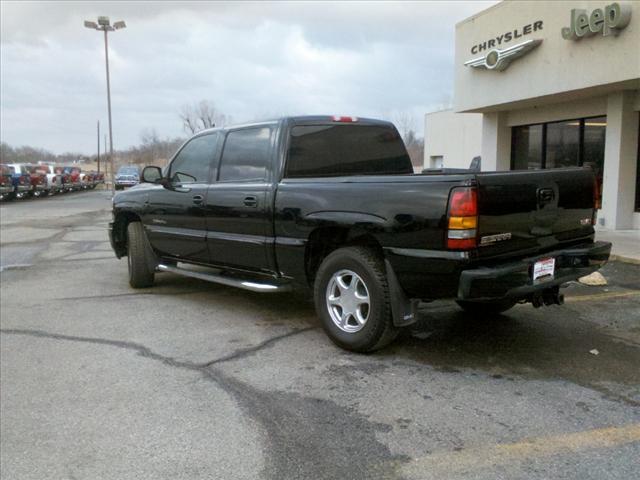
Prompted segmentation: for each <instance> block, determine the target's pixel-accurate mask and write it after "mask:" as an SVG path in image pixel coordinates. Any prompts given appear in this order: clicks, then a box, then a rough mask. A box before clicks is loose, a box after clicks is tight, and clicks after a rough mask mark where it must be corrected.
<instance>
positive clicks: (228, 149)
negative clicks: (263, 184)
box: [220, 127, 273, 182]
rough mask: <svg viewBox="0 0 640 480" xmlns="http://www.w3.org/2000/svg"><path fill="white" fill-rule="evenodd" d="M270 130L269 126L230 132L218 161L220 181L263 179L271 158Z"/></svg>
mask: <svg viewBox="0 0 640 480" xmlns="http://www.w3.org/2000/svg"><path fill="white" fill-rule="evenodd" d="M272 132H273V130H272V129H271V128H270V127H260V128H248V129H245V130H236V131H235V132H230V133H229V134H228V135H227V141H226V142H225V144H224V151H223V152H222V160H221V161H220V181H223V182H224V181H227V182H230V181H236V182H247V181H261V180H264V179H265V178H266V176H267V168H268V165H269V161H270V159H271V135H272Z"/></svg>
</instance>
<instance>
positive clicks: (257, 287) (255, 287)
mask: <svg viewBox="0 0 640 480" xmlns="http://www.w3.org/2000/svg"><path fill="white" fill-rule="evenodd" d="M157 269H158V270H159V271H161V272H171V273H175V274H177V275H183V276H185V277H191V278H197V279H200V280H205V281H207V282H213V283H220V284H222V285H227V286H229V287H236V288H242V289H244V290H250V291H252V292H260V293H273V292H288V291H291V285H290V284H288V283H283V284H276V283H264V282H259V281H253V280H241V279H236V278H232V277H228V276H225V275H222V274H219V273H205V272H194V271H193V270H187V269H186V268H180V267H172V266H169V265H163V264H159V265H158V266H157Z"/></svg>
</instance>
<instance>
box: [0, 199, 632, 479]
mask: <svg viewBox="0 0 640 480" xmlns="http://www.w3.org/2000/svg"><path fill="white" fill-rule="evenodd" d="M110 202H111V198H110V192H107V191H99V190H96V191H91V192H85V193H82V194H69V195H65V196H58V197H52V198H49V199H47V201H46V202H39V203H38V204H37V205H34V202H33V201H29V200H27V201H24V202H14V203H11V204H3V205H1V206H0V216H1V222H2V223H1V228H2V230H1V242H2V249H1V259H0V260H1V264H2V274H1V285H0V288H1V291H0V293H1V299H2V302H1V312H0V313H1V315H0V316H1V328H2V330H1V335H0V338H1V385H0V387H1V388H0V391H1V407H0V408H1V409H0V413H1V423H2V435H1V457H2V462H1V472H0V473H1V476H2V478H6V479H18V478H19V479H29V478H33V479H41V478H69V479H71V478H77V479H81V478H86V479H93V478H105V479H108V478H113V479H122V478H140V479H143V478H149V479H158V478H171V479H177V478H221V479H236V478H247V479H249V478H264V479H278V480H279V479H292V478H309V479H324V478H330V479H347V478H358V479H371V478H405V479H430V478H433V479H443V478H469V479H471V478H473V479H496V478H540V479H543V478H576V479H587V478H589V479H603V478H617V479H630V478H634V477H636V476H637V473H638V471H639V469H640V266H638V265H630V264H624V263H618V262H613V263H610V264H609V265H607V266H606V267H605V268H604V269H603V271H602V272H603V274H604V275H605V276H606V278H607V280H608V281H609V284H608V285H607V286H604V287H587V286H583V285H578V284H575V285H571V286H569V287H568V288H567V289H565V291H564V292H565V295H566V297H567V299H566V304H565V305H564V306H562V307H548V308H542V309H538V310H536V309H533V308H532V307H531V306H530V305H519V306H517V307H515V308H514V309H513V310H511V311H509V312H507V313H506V314H505V315H503V316H498V317H496V318H492V319H477V318H473V317H470V316H468V315H466V314H463V313H462V311H461V310H459V309H458V308H457V307H456V306H455V304H449V303H444V302H434V303H432V304H426V305H424V306H423V307H422V308H421V313H420V321H419V323H418V324H417V325H415V326H414V327H413V328H412V329H411V331H409V332H407V333H406V334H405V335H403V336H402V337H401V338H399V339H398V340H397V341H396V342H395V343H394V344H393V345H392V346H391V347H389V348H387V349H385V350H383V351H381V352H379V353H376V354H373V355H356V354H352V353H348V352H345V351H342V350H340V349H338V348H336V347H334V346H333V345H332V344H331V343H330V341H329V340H328V339H327V337H326V336H325V335H324V333H323V332H322V331H321V329H320V328H319V324H318V321H317V320H316V318H315V314H314V311H313V306H312V304H311V303H310V302H309V301H308V300H307V299H305V298H304V297H303V296H299V295H291V294H274V295H268V294H262V295H261V294H257V293H250V292H246V291H240V290H235V289H232V288H228V287H224V286H219V285H215V284H210V283H205V282H202V281H198V280H192V279H186V278H183V277H178V276H175V275H172V274H168V273H166V274H161V275H158V277H157V286H155V287H154V288H152V289H148V290H140V291H134V290H132V289H130V288H129V286H128V283H127V265H126V261H125V260H120V261H118V260H116V258H115V256H114V255H113V252H112V251H111V249H110V247H109V243H108V239H107V229H106V225H107V222H108V221H109V218H110V211H109V208H110ZM34 207H36V208H34Z"/></svg>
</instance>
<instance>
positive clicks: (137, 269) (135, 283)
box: [127, 222, 155, 288]
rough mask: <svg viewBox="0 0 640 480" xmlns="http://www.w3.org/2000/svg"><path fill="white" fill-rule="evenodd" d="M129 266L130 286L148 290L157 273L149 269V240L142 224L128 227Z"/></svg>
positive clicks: (137, 223) (133, 224)
mask: <svg viewBox="0 0 640 480" xmlns="http://www.w3.org/2000/svg"><path fill="white" fill-rule="evenodd" d="M127 240H128V241H127V246H128V251H127V265H128V267H129V285H131V286H132V287H133V288H147V287H151V286H152V285H153V280H154V277H155V271H154V270H151V269H150V268H149V264H150V263H151V262H150V261H149V260H150V259H149V258H148V254H149V252H148V248H149V247H148V246H147V239H146V237H145V233H144V228H142V224H141V223H140V222H131V223H130V224H129V225H128V226H127Z"/></svg>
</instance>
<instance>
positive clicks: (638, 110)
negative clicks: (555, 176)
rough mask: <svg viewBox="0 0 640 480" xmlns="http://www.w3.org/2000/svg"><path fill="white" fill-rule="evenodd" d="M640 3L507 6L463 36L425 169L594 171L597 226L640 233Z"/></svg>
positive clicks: (468, 23)
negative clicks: (448, 105) (478, 162)
mask: <svg viewBox="0 0 640 480" xmlns="http://www.w3.org/2000/svg"><path fill="white" fill-rule="evenodd" d="M639 136H640V2H637V1H629V2H610V1H606V0H605V1H603V2H598V1H561V2H559V1H536V2H534V1H527V2H522V1H510V0H506V1H503V2H501V3H499V4H497V5H495V6H493V7H491V8H488V9H487V10H484V11H482V12H480V13H478V14H477V15H474V16H472V17H470V18H467V19H466V20H463V21H462V22H460V23H459V24H457V25H456V37H455V89H454V99H453V108H452V109H451V110H445V111H440V112H433V113H429V114H427V115H426V119H425V167H426V168H441V167H445V168H467V167H468V166H469V164H470V162H471V159H472V158H473V157H474V156H477V155H481V157H482V170H487V171H490V170H520V169H540V168H557V167H568V166H591V167H592V168H593V169H594V170H595V172H596V178H597V181H598V184H599V194H600V197H601V209H600V211H599V213H598V224H599V225H600V226H601V227H604V228H607V229H615V230H625V229H636V230H640V147H639V143H638V139H639Z"/></svg>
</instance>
